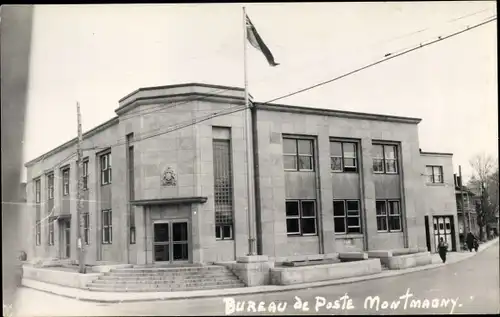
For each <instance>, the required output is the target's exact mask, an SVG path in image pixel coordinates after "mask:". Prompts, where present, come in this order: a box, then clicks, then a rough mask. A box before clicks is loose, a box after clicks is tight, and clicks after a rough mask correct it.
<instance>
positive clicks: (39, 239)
mask: <svg viewBox="0 0 500 317" xmlns="http://www.w3.org/2000/svg"><path fill="white" fill-rule="evenodd" d="M35 230H36V245H40V244H42V223H41V222H40V220H37V221H36V229H35Z"/></svg>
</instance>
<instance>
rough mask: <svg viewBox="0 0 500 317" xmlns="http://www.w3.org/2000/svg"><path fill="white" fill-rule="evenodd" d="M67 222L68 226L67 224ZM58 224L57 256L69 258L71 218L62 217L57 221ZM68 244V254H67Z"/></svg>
mask: <svg viewBox="0 0 500 317" xmlns="http://www.w3.org/2000/svg"><path fill="white" fill-rule="evenodd" d="M68 224H69V226H68ZM58 225H59V234H58V236H59V258H60V259H70V258H71V218H64V219H60V220H59V221H58ZM67 231H69V240H68V239H67V236H66V232H67ZM68 245H69V254H68V252H67V251H68Z"/></svg>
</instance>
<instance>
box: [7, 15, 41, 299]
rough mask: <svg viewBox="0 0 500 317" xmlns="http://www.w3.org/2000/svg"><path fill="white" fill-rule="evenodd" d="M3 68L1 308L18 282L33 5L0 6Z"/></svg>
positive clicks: (13, 291) (11, 294)
mask: <svg viewBox="0 0 500 317" xmlns="http://www.w3.org/2000/svg"><path fill="white" fill-rule="evenodd" d="M0 10H1V11H0V15H1V20H0V32H1V43H0V46H1V56H2V58H1V66H0V67H1V69H2V84H1V90H2V94H1V95H2V96H1V98H2V99H1V102H2V122H1V129H2V131H1V132H2V280H3V281H2V287H3V297H4V298H3V304H4V307H6V306H11V305H12V304H13V301H14V296H15V291H16V289H17V287H18V286H19V282H20V277H21V275H20V273H21V272H22V271H21V269H20V265H21V261H20V257H19V255H20V251H21V250H19V249H18V248H19V243H18V241H19V235H18V230H17V228H18V218H19V213H18V211H19V210H20V209H19V208H20V206H21V205H20V204H16V202H20V201H21V200H22V197H21V195H20V194H21V191H20V188H21V187H20V183H21V166H22V163H23V162H22V160H23V153H22V150H23V137H24V118H25V112H26V100H27V98H26V97H27V96H26V95H27V86H28V76H29V75H28V74H29V60H30V47H31V29H32V20H33V6H32V5H2V7H1V9H0Z"/></svg>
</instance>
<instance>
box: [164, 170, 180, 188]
mask: <svg viewBox="0 0 500 317" xmlns="http://www.w3.org/2000/svg"><path fill="white" fill-rule="evenodd" d="M176 184H177V180H176V178H175V172H174V171H173V170H172V168H171V167H168V168H167V169H166V170H165V171H163V175H162V177H161V185H162V186H175V185H176Z"/></svg>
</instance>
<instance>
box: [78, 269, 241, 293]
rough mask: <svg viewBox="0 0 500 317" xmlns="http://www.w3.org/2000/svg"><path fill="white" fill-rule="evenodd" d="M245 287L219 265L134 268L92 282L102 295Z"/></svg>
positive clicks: (116, 270) (117, 270)
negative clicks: (106, 293) (107, 293)
mask: <svg viewBox="0 0 500 317" xmlns="http://www.w3.org/2000/svg"><path fill="white" fill-rule="evenodd" d="M234 287H245V284H244V283H243V282H241V281H240V280H239V279H238V278H237V277H236V276H235V275H234V274H233V273H232V272H231V271H230V270H229V269H228V268H226V267H224V266H218V265H210V266H191V267H173V268H165V267H162V268H159V267H148V268H146V267H134V268H123V269H112V270H111V271H110V272H108V273H105V274H104V275H103V276H100V277H99V279H97V280H95V281H93V282H91V283H90V284H89V285H88V289H89V290H91V291H99V292H175V291H190V290H202V289H221V288H234Z"/></svg>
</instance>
